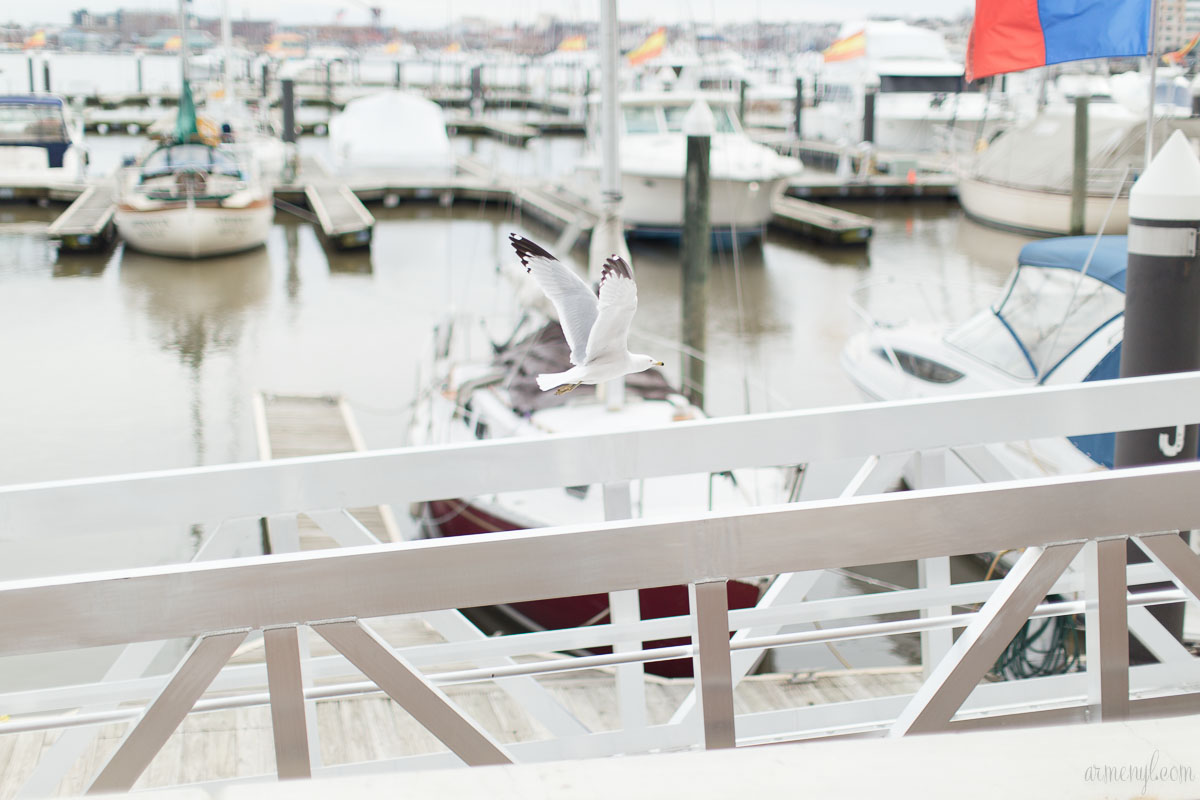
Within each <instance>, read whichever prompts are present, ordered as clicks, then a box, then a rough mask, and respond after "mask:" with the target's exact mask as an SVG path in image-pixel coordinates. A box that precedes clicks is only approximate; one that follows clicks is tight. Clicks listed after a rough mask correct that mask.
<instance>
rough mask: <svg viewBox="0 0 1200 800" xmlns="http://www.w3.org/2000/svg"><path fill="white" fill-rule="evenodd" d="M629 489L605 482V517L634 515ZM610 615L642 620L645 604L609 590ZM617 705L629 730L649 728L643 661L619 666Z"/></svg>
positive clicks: (630, 645)
mask: <svg viewBox="0 0 1200 800" xmlns="http://www.w3.org/2000/svg"><path fill="white" fill-rule="evenodd" d="M630 490H631V486H630V483H629V481H617V482H615V483H606V484H604V489H603V491H604V519H606V520H616V519H632V518H633V498H632V497H631V496H630ZM608 618H609V621H610V622H612V623H613V624H614V625H621V624H624V623H627V622H639V621H640V620H641V618H642V605H641V600H640V595H639V593H638V591H637V590H636V589H631V590H628V591H623V592H609V594H608ZM641 646H642V644H641V642H618V643H617V644H614V645H613V652H614V653H628V652H630V651H632V650H640V649H641ZM617 707H618V708H619V709H620V713H621V725H622V726H623V727H624V728H625V729H626V730H637V729H641V728H644V727H646V673H645V668H644V666H643V665H642V664H641V663H634V664H620V665H618V666H617Z"/></svg>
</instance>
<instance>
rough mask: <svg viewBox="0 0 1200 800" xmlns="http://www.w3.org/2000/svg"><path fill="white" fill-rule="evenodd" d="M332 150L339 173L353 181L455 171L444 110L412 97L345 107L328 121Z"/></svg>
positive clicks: (389, 96) (388, 95)
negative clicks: (387, 176)
mask: <svg viewBox="0 0 1200 800" xmlns="http://www.w3.org/2000/svg"><path fill="white" fill-rule="evenodd" d="M329 149H330V151H331V154H332V159H333V164H332V166H333V168H334V170H335V171H336V172H337V174H338V175H339V176H340V177H342V178H343V179H346V180H350V181H352V182H353V181H355V180H359V179H371V180H378V179H379V178H380V177H381V176H382V175H385V174H388V173H399V174H403V175H406V176H413V175H422V176H428V177H438V178H445V177H449V176H451V175H453V174H454V171H455V168H456V161H455V157H454V151H453V149H452V148H451V146H450V137H449V135H448V134H447V132H446V117H445V114H444V113H443V112H442V108H441V106H439V105H438V104H437V103H435V102H433V101H432V100H427V99H425V98H424V97H421V96H419V95H416V94H411V93H409V92H401V91H382V92H377V93H375V94H372V95H368V96H366V97H360V98H357V99H355V100H351V101H350V102H348V103H346V107H345V108H344V109H343V110H342V111H340V112H339V113H337V114H334V115H333V117H332V118H331V119H330V120H329Z"/></svg>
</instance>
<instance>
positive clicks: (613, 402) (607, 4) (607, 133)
mask: <svg viewBox="0 0 1200 800" xmlns="http://www.w3.org/2000/svg"><path fill="white" fill-rule="evenodd" d="M619 58H620V48H619V42H618V28H617V0H601V1H600V220H599V221H598V223H597V225H596V227H595V229H594V230H593V231H592V241H591V245H590V247H589V248H588V277H589V278H590V279H591V280H592V281H593V282H595V281H599V280H600V273H601V271H602V270H603V268H604V261H605V259H607V258H608V257H609V256H611V255H618V256H620V257H621V258H623V259H625V260H626V261H629V246H628V245H626V244H625V226H624V224H623V223H622V221H621V153H620V148H619V144H620V134H619V128H618V127H617V126H618V125H619V124H620V111H621V103H620V98H619V97H618V95H617V78H618V77H619V71H620V64H619ZM602 388H603V391H604V402H605V406H606V407H607V408H608V410H610V411H616V410H619V409H620V408H621V406H622V405H623V404H624V402H625V379H624V378H623V377H622V378H617V379H616V380H611V381H608V382H607V383H605V384H604V385H603V387H602Z"/></svg>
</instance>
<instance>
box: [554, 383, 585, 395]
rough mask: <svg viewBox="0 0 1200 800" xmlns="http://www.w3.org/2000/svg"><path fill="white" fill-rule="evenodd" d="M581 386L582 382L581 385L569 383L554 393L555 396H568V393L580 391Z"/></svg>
mask: <svg viewBox="0 0 1200 800" xmlns="http://www.w3.org/2000/svg"><path fill="white" fill-rule="evenodd" d="M580 385H582V381H581V382H580V383H567V384H564V385H562V386H560V387H558V389H557V390H556V391H555V392H554V393H555V394H566V393H567V392H570V391H574V390H575V389H578V388H579V387H580Z"/></svg>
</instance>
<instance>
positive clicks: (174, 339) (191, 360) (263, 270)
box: [120, 247, 271, 464]
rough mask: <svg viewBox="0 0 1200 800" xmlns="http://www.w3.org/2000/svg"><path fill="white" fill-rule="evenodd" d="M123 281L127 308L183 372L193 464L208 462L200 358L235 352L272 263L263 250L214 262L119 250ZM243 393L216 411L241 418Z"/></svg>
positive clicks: (266, 289)
mask: <svg viewBox="0 0 1200 800" xmlns="http://www.w3.org/2000/svg"><path fill="white" fill-rule="evenodd" d="M120 265H121V266H120V270H121V272H120V282H121V287H122V289H123V295H124V297H125V300H126V303H127V305H130V306H132V307H134V308H135V309H136V310H137V311H138V312H140V313H141V314H142V315H144V316H145V318H146V319H147V320H149V322H150V335H151V338H152V339H153V340H154V341H155V342H157V343H158V345H159V347H161V348H162V349H163V350H165V351H167V352H170V353H173V354H174V355H175V356H176V357H177V358H178V359H179V361H180V363H181V364H183V365H184V366H185V367H187V369H188V388H189V412H190V422H191V438H192V445H193V458H194V461H195V463H197V464H203V463H205V462H206V461H207V455H208V447H207V437H206V435H205V432H206V424H205V383H206V382H205V376H204V367H205V362H206V361H207V360H208V359H209V358H210V357H211V356H212V355H213V354H216V353H223V352H230V353H236V350H237V346H238V344H239V342H240V341H241V338H242V335H243V331H244V328H245V325H246V319H247V311H248V310H249V309H251V308H253V307H254V306H257V305H259V304H261V303H263V301H264V300H265V299H266V298H267V296H268V295H269V293H270V287H271V262H270V258H269V256H268V253H267V250H266V248H263V247H259V248H256V249H254V250H250V251H247V252H245V253H238V254H235V255H231V256H223V257H221V258H217V259H205V260H201V261H184V260H178V259H170V258H162V257H160V256H153V255H149V254H147V253H140V252H138V251H136V250H133V249H131V248H124V249H123V252H122V253H121V256H120ZM244 403H245V398H244V397H242V396H240V393H236V394H235V395H234V396H232V397H231V398H229V405H230V409H229V411H228V412H223V413H221V414H219V415H220V416H224V415H225V414H227V415H228V419H229V420H230V421H236V420H238V419H240V416H241V414H240V411H239V409H240V408H241V407H242V405H243V404H244Z"/></svg>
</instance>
